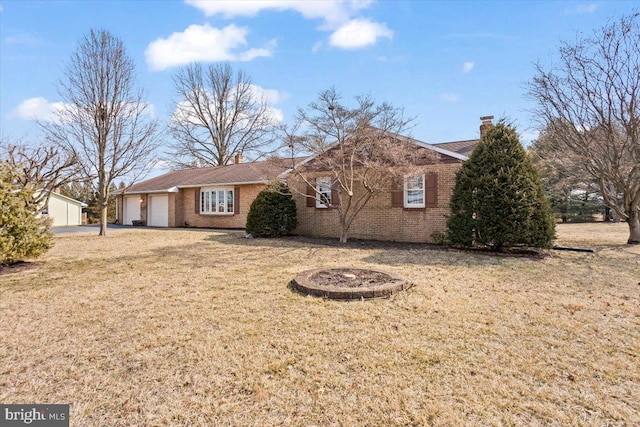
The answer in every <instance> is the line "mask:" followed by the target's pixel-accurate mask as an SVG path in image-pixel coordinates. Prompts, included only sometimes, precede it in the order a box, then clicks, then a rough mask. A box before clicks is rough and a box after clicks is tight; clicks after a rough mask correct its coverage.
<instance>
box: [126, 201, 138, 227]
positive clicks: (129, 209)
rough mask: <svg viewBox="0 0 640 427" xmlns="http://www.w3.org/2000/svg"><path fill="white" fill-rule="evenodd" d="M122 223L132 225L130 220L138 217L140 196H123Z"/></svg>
mask: <svg viewBox="0 0 640 427" xmlns="http://www.w3.org/2000/svg"><path fill="white" fill-rule="evenodd" d="M123 207H124V213H123V216H124V221H123V224H124V225H132V224H131V221H133V220H138V219H140V196H128V197H125V198H124V206H123Z"/></svg>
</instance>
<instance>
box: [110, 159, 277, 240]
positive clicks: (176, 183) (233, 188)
mask: <svg viewBox="0 0 640 427" xmlns="http://www.w3.org/2000/svg"><path fill="white" fill-rule="evenodd" d="M284 171H285V168H283V167H282V166H279V165H277V164H276V163H275V162H272V161H269V160H266V161H262V162H254V163H242V156H240V155H238V156H236V158H235V163H234V164H230V165H226V166H213V167H206V168H196V169H185V170H178V171H173V172H169V173H166V174H164V175H160V176H157V177H155V178H151V179H148V180H146V181H142V182H139V183H137V184H134V185H132V186H131V187H129V188H126V189H124V190H118V191H115V192H114V195H116V196H117V199H116V205H117V208H116V212H117V221H116V222H117V223H118V224H122V225H147V226H151V227H202V228H230V229H234V228H235V229H242V228H244V227H245V224H246V222H247V212H248V211H249V207H250V206H251V203H252V202H253V200H254V199H255V198H256V196H257V195H258V193H259V192H260V191H261V190H262V189H263V188H264V187H266V186H267V185H268V184H269V183H270V182H271V181H273V179H274V178H275V177H277V176H278V175H280V174H281V173H283V172H284Z"/></svg>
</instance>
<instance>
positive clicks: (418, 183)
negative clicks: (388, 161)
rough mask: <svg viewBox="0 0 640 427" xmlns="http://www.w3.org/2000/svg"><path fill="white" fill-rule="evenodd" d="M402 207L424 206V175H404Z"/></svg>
mask: <svg viewBox="0 0 640 427" xmlns="http://www.w3.org/2000/svg"><path fill="white" fill-rule="evenodd" d="M404 207H405V208H424V175H420V176H411V177H405V179H404Z"/></svg>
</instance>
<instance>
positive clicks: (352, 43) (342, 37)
mask: <svg viewBox="0 0 640 427" xmlns="http://www.w3.org/2000/svg"><path fill="white" fill-rule="evenodd" d="M381 37H386V38H388V39H391V38H393V31H391V30H390V29H388V28H387V26H386V25H385V24H384V23H383V24H379V23H377V22H372V21H369V20H368V19H353V20H351V21H349V22H347V23H346V24H344V25H343V26H341V27H340V28H338V29H337V30H336V31H335V32H334V33H333V34H331V36H330V37H329V43H330V44H331V45H332V46H335V47H339V48H342V49H358V48H361V47H365V46H369V45H372V44H375V43H376V42H377V41H378V38H381Z"/></svg>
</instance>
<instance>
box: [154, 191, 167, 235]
mask: <svg viewBox="0 0 640 427" xmlns="http://www.w3.org/2000/svg"><path fill="white" fill-rule="evenodd" d="M149 225H150V226H151V227H168V226H169V196H168V195H166V194H165V195H158V196H155V195H154V196H149Z"/></svg>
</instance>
